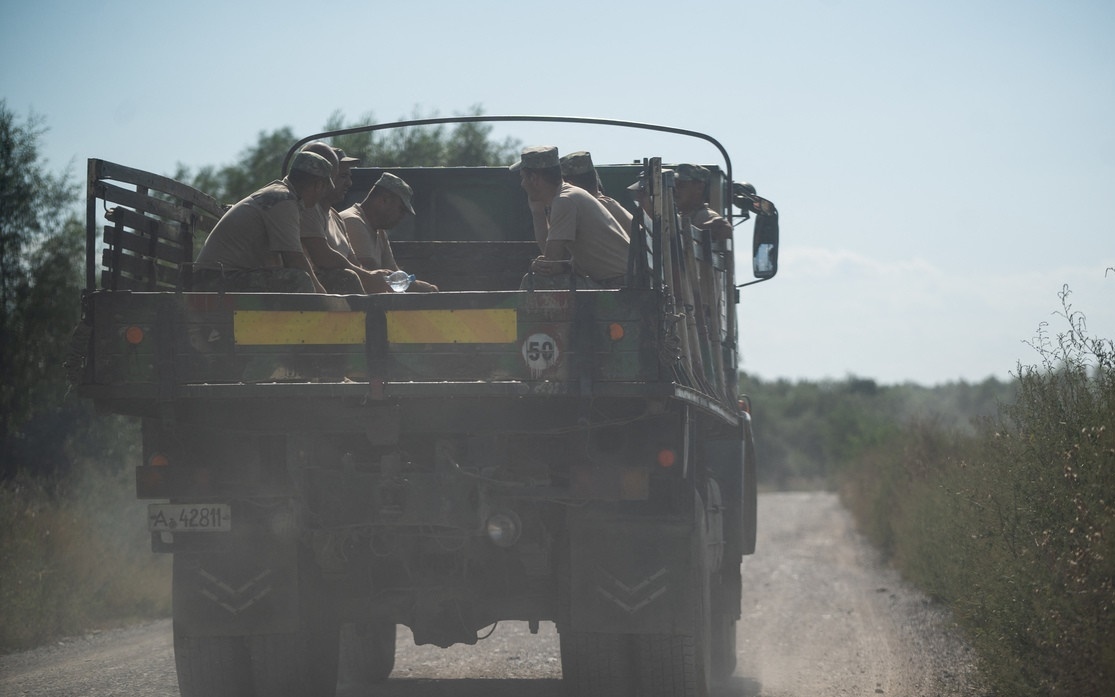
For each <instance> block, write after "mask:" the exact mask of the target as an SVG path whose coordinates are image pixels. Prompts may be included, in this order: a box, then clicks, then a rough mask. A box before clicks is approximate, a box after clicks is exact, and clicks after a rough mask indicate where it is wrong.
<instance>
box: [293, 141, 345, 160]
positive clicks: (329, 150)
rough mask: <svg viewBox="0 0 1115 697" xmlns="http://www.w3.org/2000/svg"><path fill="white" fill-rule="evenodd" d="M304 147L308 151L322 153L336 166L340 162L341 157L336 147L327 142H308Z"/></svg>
mask: <svg viewBox="0 0 1115 697" xmlns="http://www.w3.org/2000/svg"><path fill="white" fill-rule="evenodd" d="M302 149H303V150H305V151H307V152H313V153H317V154H318V155H321V156H322V157H324V158H325V159H327V160H329V162H330V164H332V165H333V166H334V167H336V166H337V164H338V163H339V162H340V158H339V157H338V156H337V151H336V148H334V147H333V146H331V145H328V144H327V143H323V142H322V141H320V140H315V141H312V142H310V143H306V144H305V145H303V146H302Z"/></svg>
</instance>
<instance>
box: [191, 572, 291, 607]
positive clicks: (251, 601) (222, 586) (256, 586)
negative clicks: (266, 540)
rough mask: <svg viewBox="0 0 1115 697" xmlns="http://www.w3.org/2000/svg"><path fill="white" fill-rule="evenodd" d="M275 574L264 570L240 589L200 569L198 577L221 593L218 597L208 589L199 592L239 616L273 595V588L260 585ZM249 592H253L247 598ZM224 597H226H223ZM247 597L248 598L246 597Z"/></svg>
mask: <svg viewBox="0 0 1115 697" xmlns="http://www.w3.org/2000/svg"><path fill="white" fill-rule="evenodd" d="M272 573H273V571H272V569H264V570H263V571H262V572H260V573H259V574H258V575H257V576H256V577H255V578H252V579H249V580H248V582H247V583H245V584H244V585H242V586H240V587H239V588H233V587H231V586H229V585H228V584H227V583H225V582H224V581H222V580H221V579H219V578H217V577H216V576H214V575H213V574H211V573H209V572H208V571H206V570H205V569H199V570H198V575H199V576H201V577H202V578H204V579H205V580H206V581H208V582H209V583H210V585H211V586H213V587H214V588H216V589H217V590H218V591H220V592H221V595H218V594H217V593H215V592H214V591H212V590H209V589H208V588H203V589H202V590H201V591H199V592H200V593H201V594H202V595H204V596H205V597H206V598H208V599H209V600H212V601H213V602H214V603H216V604H217V605H219V606H221V607H222V608H224V609H225V610H227V611H228V612H229V613H231V614H233V615H239V614H240V613H241V612H243V611H245V610H247V609H248V608H249V607H251V606H252V605H255V604H256V603H258V602H259V601H260V600H263V599H264V598H265V597H267V596H268V595H270V594H271V590H272V589H271V586H270V585H264V586H260V583H261V582H262V581H264V580H266V578H267V577H268V576H270V575H271V574H272ZM249 591H253V594H252V595H251V596H247V594H248V592H249ZM222 595H223V596H224V597H222ZM245 596H247V597H245Z"/></svg>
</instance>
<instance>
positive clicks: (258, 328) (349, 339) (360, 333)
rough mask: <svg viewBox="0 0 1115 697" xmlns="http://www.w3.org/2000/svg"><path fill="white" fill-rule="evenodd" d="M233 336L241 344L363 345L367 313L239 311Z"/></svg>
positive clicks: (234, 321) (233, 325) (235, 313)
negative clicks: (365, 315) (365, 314)
mask: <svg viewBox="0 0 1115 697" xmlns="http://www.w3.org/2000/svg"><path fill="white" fill-rule="evenodd" d="M232 334H233V339H234V341H235V342H236V344H237V345H240V346H244V345H252V346H283V345H288V344H363V343H364V313H363V312H321V311H301V312H300V311H291V310H274V311H272V310H236V311H234V312H233V313H232Z"/></svg>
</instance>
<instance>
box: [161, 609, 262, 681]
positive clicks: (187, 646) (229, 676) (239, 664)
mask: <svg viewBox="0 0 1115 697" xmlns="http://www.w3.org/2000/svg"><path fill="white" fill-rule="evenodd" d="M174 665H175V668H176V669H177V671H178V691H179V692H180V693H182V697H239V696H240V695H246V694H251V692H250V690H251V676H250V675H249V673H248V652H247V649H246V648H245V646H244V641H243V637H236V636H233V637H228V636H203V637H192V636H186V635H185V634H183V633H181V632H180V630H179V628H178V626H177V625H175V627H174Z"/></svg>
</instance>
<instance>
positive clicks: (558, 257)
mask: <svg viewBox="0 0 1115 697" xmlns="http://www.w3.org/2000/svg"><path fill="white" fill-rule="evenodd" d="M509 169H511V171H513V172H519V176H520V180H521V181H520V185H521V186H522V188H523V190H524V191H525V192H526V194H527V202H528V203H529V205H530V209H531V215H532V216H533V218H534V238H535V240H536V241H537V242H538V246H539V248H540V249H541V250H542V256H540V257H538V258H537V259H535V260H534V261H533V262H531V271H532V272H533V274H535V276H536V278H534V279H532V280H533V281H534V282H535V283H538V282H539V279H538V278H537V277H542V278H543V279H546V278H549V279H551V280H552V285H553V287H555V288H561V287H568V286H569V281H570V279H568V276H569V274H570V273H572V275H573V276H574V278H573V279H571V280H572V282H575V283H577V284H580V285H584V286H586V287H613V286H619V285H622V283H623V279H624V275H625V274H626V272H627V251H628V246H629V240H628V236H627V232H626V231H625V230H624V229H623V227H622V226H621V225H620V224H619V223H618V222H616V219H615V218H614V217H612V214H611V213H609V212H608V210H607V209H606V208H604V206H603V204H601V203H600V201H598V200H597V199H596V197H595V196H593V195H592V194H590V193H588V192H587V191H585V190H584V189H581V188H578V187H576V186H573V185H571V184H569V183H567V182H565V181H564V180H563V179H562V176H561V163H560V161H559V159H558V150H557V148H555V147H553V146H549V145H543V146H535V147H530V148H525V149H524V150H523V152H522V154H521V156H520V159H519V161H518V162H516V163H515V164H513V165H511V167H510V168H509ZM561 277H565V280H562V279H561ZM542 283H543V284H546V283H547V282H546V281H542ZM536 287H537V286H536Z"/></svg>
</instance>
